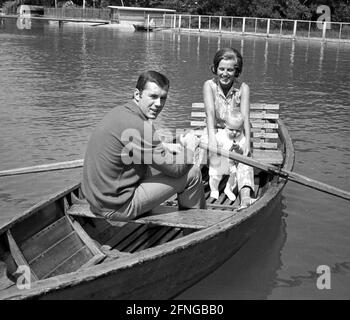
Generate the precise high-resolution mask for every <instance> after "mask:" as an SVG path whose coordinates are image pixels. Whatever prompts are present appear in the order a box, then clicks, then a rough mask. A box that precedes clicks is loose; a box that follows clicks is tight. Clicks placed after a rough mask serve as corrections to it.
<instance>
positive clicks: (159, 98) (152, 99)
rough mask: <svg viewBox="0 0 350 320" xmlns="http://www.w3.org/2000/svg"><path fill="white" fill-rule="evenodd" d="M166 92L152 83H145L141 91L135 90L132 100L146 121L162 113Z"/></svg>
mask: <svg viewBox="0 0 350 320" xmlns="http://www.w3.org/2000/svg"><path fill="white" fill-rule="evenodd" d="M167 95H168V91H167V90H164V89H162V88H160V87H159V86H158V85H157V84H156V83H154V82H147V83H146V86H145V88H144V89H143V90H142V91H139V90H137V89H136V90H135V95H134V98H135V100H136V102H137V103H138V105H139V107H140V109H141V111H142V112H143V114H144V115H145V116H146V118H147V119H150V120H153V119H156V118H157V117H158V114H159V113H160V112H161V111H162V109H163V107H164V105H165V101H166V98H167Z"/></svg>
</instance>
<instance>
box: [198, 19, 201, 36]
mask: <svg viewBox="0 0 350 320" xmlns="http://www.w3.org/2000/svg"><path fill="white" fill-rule="evenodd" d="M198 31H199V32H200V31H201V16H198Z"/></svg>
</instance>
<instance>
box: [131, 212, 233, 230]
mask: <svg viewBox="0 0 350 320" xmlns="http://www.w3.org/2000/svg"><path fill="white" fill-rule="evenodd" d="M230 216H232V212H228V211H210V212H208V211H207V210H204V209H189V210H181V211H174V212H171V213H165V214H158V215H153V216H148V217H144V218H140V219H137V220H134V222H135V223H142V224H150V225H158V226H168V227H178V228H189V229H204V228H208V227H210V226H212V225H214V224H216V223H218V222H220V221H222V220H225V219H226V218H228V217H230Z"/></svg>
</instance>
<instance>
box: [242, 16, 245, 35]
mask: <svg viewBox="0 0 350 320" xmlns="http://www.w3.org/2000/svg"><path fill="white" fill-rule="evenodd" d="M244 32H245V17H243V21H242V35H244Z"/></svg>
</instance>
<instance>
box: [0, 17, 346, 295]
mask: <svg viewBox="0 0 350 320" xmlns="http://www.w3.org/2000/svg"><path fill="white" fill-rule="evenodd" d="M223 46H233V47H235V48H237V49H239V50H241V51H242V52H243V55H244V60H245V65H244V70H243V74H242V80H244V81H246V82H247V83H248V84H249V85H250V88H251V101H252V102H269V103H282V107H281V112H280V113H281V118H282V119H283V121H284V122H285V123H286V125H287V127H288V129H289V131H290V134H291V136H292V139H293V141H294V146H295V149H296V162H295V167H294V171H295V172H298V173H300V174H303V175H306V176H309V177H311V178H314V179H317V180H320V181H323V182H326V183H329V184H331V185H334V186H337V187H339V188H343V189H346V190H350V181H349V169H350V145H349V135H350V124H349V109H350V102H349V100H350V95H349V92H350V89H349V74H350V46H349V45H346V44H334V43H333V44H331V43H327V44H325V45H322V44H320V43H318V42H307V41H292V40H273V39H269V40H265V39H262V38H240V37H237V36H234V37H230V36H223V37H218V36H217V35H198V34H192V35H189V34H184V33H182V34H178V33H172V32H154V33H150V34H147V33H136V32H135V33H134V32H125V31H124V32H123V31H120V30H116V29H111V28H107V27H88V26H82V25H79V26H72V25H64V27H63V28H58V25H49V24H48V23H46V22H45V23H44V22H38V21H33V22H32V25H31V29H23V30H19V29H18V28H17V27H16V21H15V20H6V19H5V20H4V22H3V23H2V24H0V159H1V168H0V170H4V169H10V168H16V167H24V166H30V165H38V164H45V163H50V162H59V161H67V160H75V159H81V158H83V155H84V151H85V146H86V142H87V139H88V137H89V134H90V133H91V131H92V129H93V128H94V126H95V124H96V123H97V122H98V121H99V120H100V119H101V118H102V117H103V115H104V114H105V113H106V112H107V111H108V110H110V109H111V108H112V107H113V106H115V105H117V104H120V103H123V102H125V101H127V100H128V99H129V98H130V97H131V93H132V90H133V88H134V85H135V83H136V80H137V76H138V74H139V73H140V72H142V71H144V70H146V69H155V70H158V71H161V72H164V73H165V74H167V75H168V76H169V78H170V81H171V91H170V94H169V98H168V102H167V105H166V108H165V109H164V111H163V113H162V114H161V116H160V119H159V125H161V126H164V127H165V126H166V127H169V128H172V129H175V128H177V127H186V126H188V125H189V121H188V119H189V115H190V106H191V103H192V102H198V101H201V100H202V84H203V82H204V81H205V80H206V79H208V78H210V77H211V76H212V75H211V73H210V70H209V68H210V65H211V61H212V60H211V59H212V57H213V55H214V53H215V52H216V50H217V49H218V47H223ZM80 174H81V171H80V170H79V169H76V170H68V171H65V172H64V171H59V172H55V173H40V174H35V175H34V174H33V175H26V176H17V177H9V178H0V208H1V213H0V223H1V221H5V220H6V219H8V218H9V217H15V216H16V215H17V214H20V213H21V212H22V211H23V210H25V209H28V208H29V207H30V206H31V205H33V204H35V203H36V202H38V201H40V200H43V199H45V197H46V196H47V195H49V194H52V193H54V192H56V191H59V190H62V189H64V188H65V187H66V186H68V185H71V184H73V183H74V182H75V181H76V180H77V179H79V178H80ZM349 230H350V212H349V202H347V201H345V200H342V199H338V198H335V197H333V196H329V195H327V194H324V193H321V192H318V191H314V190H312V189H309V188H306V187H302V186H300V185H297V184H295V183H293V182H289V183H288V184H287V186H286V187H285V189H284V191H283V195H282V199H281V202H280V203H279V204H278V210H276V212H275V213H274V215H273V216H272V217H271V219H270V220H269V222H268V223H267V224H266V225H265V226H264V228H263V229H262V230H261V231H260V232H259V233H258V234H256V236H255V237H254V238H252V239H251V240H250V241H249V242H248V243H247V244H246V245H245V246H244V247H243V248H242V249H241V250H240V252H239V253H237V254H236V255H235V256H234V257H233V258H231V259H230V260H229V261H228V262H227V263H225V264H224V265H223V266H222V267H221V268H219V269H218V270H217V271H216V272H214V273H213V274H211V275H210V276H208V277H207V278H206V279H204V280H203V281H201V282H200V283H198V284H197V285H195V286H193V287H192V288H190V289H188V290H187V291H186V292H184V293H183V294H181V295H180V296H179V298H180V299H349V298H350V231H349ZM218 254H219V253H218ZM179 263H181V262H179ZM320 265H327V266H329V267H330V269H331V289H330V290H326V289H325V290H319V289H317V286H316V283H317V278H318V276H319V274H317V273H316V270H317V267H318V266H320Z"/></svg>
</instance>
